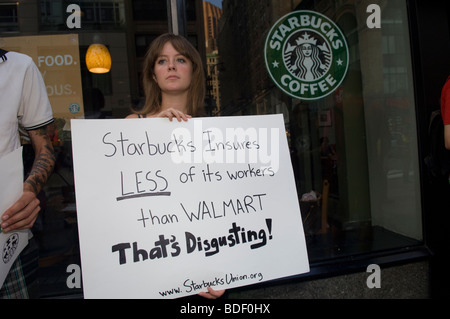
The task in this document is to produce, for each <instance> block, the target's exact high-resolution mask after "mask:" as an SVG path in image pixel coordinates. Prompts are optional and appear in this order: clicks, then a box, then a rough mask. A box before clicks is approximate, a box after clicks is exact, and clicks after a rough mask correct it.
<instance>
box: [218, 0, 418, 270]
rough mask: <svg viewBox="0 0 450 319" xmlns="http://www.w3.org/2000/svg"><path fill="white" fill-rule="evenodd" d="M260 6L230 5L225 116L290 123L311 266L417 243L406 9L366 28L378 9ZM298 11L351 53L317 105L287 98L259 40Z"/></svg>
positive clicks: (221, 50) (223, 79)
mask: <svg viewBox="0 0 450 319" xmlns="http://www.w3.org/2000/svg"><path fill="white" fill-rule="evenodd" d="M258 3H260V2H258ZM263 3H264V4H262V3H261V4H260V5H256V4H255V3H254V1H246V2H243V1H223V11H222V16H221V20H220V21H221V24H220V30H219V33H218V40H217V42H218V51H217V54H218V56H220V64H221V66H222V70H221V71H220V74H219V83H220V110H219V113H220V114H221V115H240V114H266V113H280V112H282V113H283V114H284V117H285V123H286V131H287V133H286V134H287V136H288V139H289V144H290V150H291V156H292V164H293V168H294V173H295V179H296V184H297V191H298V198H299V201H300V206H301V210H302V218H303V222H304V229H305V232H306V235H307V244H308V251H309V255H310V261H311V262H312V263H314V262H318V261H322V260H329V259H330V258H335V257H343V256H349V255H355V254H364V253H371V252H375V251H382V250H389V249H393V248H400V247H407V246H410V245H415V244H418V243H419V242H420V241H421V240H422V224H421V203H420V187H419V167H418V155H417V154H418V153H417V139H416V118H415V109H414V88H413V83H412V71H411V53H410V46H409V30H408V21H407V15H406V13H407V7H406V2H405V1H389V2H387V1H384V2H383V4H382V6H381V8H382V9H381V13H382V14H381V19H382V23H381V28H369V27H368V26H367V24H366V20H367V18H368V16H369V13H367V12H366V8H367V6H368V5H369V4H370V3H374V2H373V1H372V2H370V3H369V2H367V1H328V0H322V1H285V2H282V3H281V2H277V3H275V2H273V1H264V2H263ZM296 10H311V11H314V12H317V13H320V14H322V15H324V16H325V17H328V18H329V19H331V20H332V21H333V22H334V23H335V24H336V25H337V26H338V27H339V29H340V30H341V31H342V33H343V34H344V36H345V39H346V42H347V45H348V52H349V65H348V71H347V74H346V76H345V79H344V80H343V81H342V83H341V84H340V85H339V86H338V87H337V88H336V89H335V90H334V91H333V92H332V93H331V94H329V95H327V96H325V97H323V98H320V99H311V100H307V99H299V98H293V97H291V96H289V95H287V94H286V93H285V92H283V91H282V90H281V89H280V88H278V87H277V86H276V85H275V84H274V81H272V79H271V78H270V77H269V75H268V72H267V69H266V68H265V67H264V65H265V61H264V53H263V51H264V41H265V40H266V39H265V37H262V36H261V34H264V35H265V36H267V34H268V33H269V31H270V29H271V27H272V26H273V25H274V24H275V23H276V22H277V20H278V19H280V18H281V17H283V16H284V15H286V14H288V13H290V12H292V11H296ZM261 17H264V18H263V19H261ZM325 28H326V27H325ZM282 32H283V30H282V31H280V34H281V33H282ZM284 32H287V31H286V29H285V30H284ZM298 41H300V42H301V40H298ZM302 41H303V40H302ZM305 41H306V40H305ZM298 43H299V42H298ZM314 44H315V45H317V46H318V45H319V43H314Z"/></svg>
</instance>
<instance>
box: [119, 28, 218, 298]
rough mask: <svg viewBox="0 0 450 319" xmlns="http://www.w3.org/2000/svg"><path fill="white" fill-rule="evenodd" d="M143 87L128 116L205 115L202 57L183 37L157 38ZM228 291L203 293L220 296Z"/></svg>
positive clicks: (183, 118)
mask: <svg viewBox="0 0 450 319" xmlns="http://www.w3.org/2000/svg"><path fill="white" fill-rule="evenodd" d="M143 86H144V91H145V105H144V107H143V108H142V109H141V110H140V111H136V112H135V113H134V114H130V115H128V116H127V118H145V117H167V118H169V120H170V121H172V119H173V118H176V119H177V120H178V121H179V122H181V121H187V120H188V119H189V118H192V117H193V116H201V115H204V110H203V102H204V98H205V77H204V74H203V67H202V60H201V58H200V55H199V53H198V52H197V50H196V49H195V48H194V47H193V46H192V44H191V43H190V42H189V41H188V40H186V39H185V38H183V37H181V36H177V35H174V34H170V33H166V34H163V35H161V36H159V37H158V38H156V39H155V40H153V42H152V43H151V45H150V48H149V49H148V51H147V54H146V55H145V61H144V76H143ZM224 292H225V290H214V289H212V288H211V287H208V292H201V293H199V295H200V296H202V297H205V298H208V299H216V298H219V297H221V296H222V295H223V294H224Z"/></svg>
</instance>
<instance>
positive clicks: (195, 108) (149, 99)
mask: <svg viewBox="0 0 450 319" xmlns="http://www.w3.org/2000/svg"><path fill="white" fill-rule="evenodd" d="M167 42H170V43H171V44H172V46H173V47H174V48H175V50H177V51H178V52H179V53H180V54H181V55H183V56H185V57H186V58H188V59H189V60H190V61H191V62H192V81H191V85H190V86H189V92H188V101H187V105H186V107H187V114H189V115H192V116H202V115H204V100H205V93H206V87H205V75H204V70H203V63H202V60H201V58H200V54H199V53H198V51H197V50H196V49H195V48H194V46H193V45H192V44H191V43H190V42H189V41H188V40H187V39H186V38H184V37H182V36H179V35H175V34H172V33H165V34H162V35H160V36H159V37H157V38H156V39H155V40H153V41H152V43H151V44H150V47H149V49H148V51H147V53H146V55H145V59H144V70H143V78H142V84H143V87H144V93H145V104H144V106H143V107H142V109H141V110H139V111H137V112H136V113H138V114H143V115H145V114H155V113H157V112H159V111H160V110H161V102H162V94H161V89H160V87H159V86H158V83H156V81H155V80H154V78H153V75H154V66H155V63H156V60H157V59H158V57H159V56H160V54H161V52H162V50H163V47H164V45H165V44H166V43H167Z"/></svg>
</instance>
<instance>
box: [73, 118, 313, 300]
mask: <svg viewBox="0 0 450 319" xmlns="http://www.w3.org/2000/svg"><path fill="white" fill-rule="evenodd" d="M284 132H285V130H284V123H283V117H282V115H266V116H246V117H222V118H196V119H190V120H189V121H188V122H187V123H185V122H183V123H179V122H177V121H173V122H170V121H169V120H168V119H133V120H131V119H127V120H72V143H73V153H74V154H73V158H74V173H75V186H76V196H77V213H78V227H79V235H80V247H81V258H82V270H83V288H84V295H85V297H86V298H174V297H181V296H186V295H190V294H195V293H198V292H199V291H204V290H206V287H207V286H211V287H213V288H214V289H223V288H232V287H238V286H243V285H249V284H254V283H258V282H262V281H267V280H272V279H276V278H280V277H285V276H291V275H294V274H299V273H304V272H307V271H309V263H308V258H307V253H306V246H305V240H304V234H303V226H302V224H301V217H300V210H299V206H298V200H297V194H296V190H295V184H294V179H293V174H292V167H291V162H290V158H289V151H288V147H287V141H286V136H285V133H284Z"/></svg>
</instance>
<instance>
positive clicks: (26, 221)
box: [1, 123, 55, 233]
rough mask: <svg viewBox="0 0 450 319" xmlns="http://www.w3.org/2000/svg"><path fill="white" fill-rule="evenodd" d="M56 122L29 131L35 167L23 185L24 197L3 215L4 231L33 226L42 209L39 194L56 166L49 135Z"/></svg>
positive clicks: (2, 225)
mask: <svg viewBox="0 0 450 319" xmlns="http://www.w3.org/2000/svg"><path fill="white" fill-rule="evenodd" d="M53 125H54V124H53V123H52V124H49V125H47V126H45V127H42V128H39V129H36V130H31V131H28V133H29V135H30V139H31V144H32V145H33V148H34V152H35V158H34V162H33V167H32V168H31V172H30V174H29V176H28V177H27V179H26V180H25V183H24V185H23V194H22V197H21V198H20V199H19V200H18V201H17V202H16V203H15V204H14V205H12V206H11V207H10V208H9V209H7V210H6V211H5V213H4V214H3V216H2V221H1V227H2V228H3V231H4V232H5V233H6V232H9V231H12V230H20V229H27V228H31V227H32V226H33V224H34V222H35V221H36V218H37V217H38V213H39V211H40V209H41V208H40V207H39V200H38V199H37V195H38V194H39V192H40V191H41V190H42V188H43V187H44V185H45V183H46V182H47V180H48V178H49V177H50V174H51V173H52V171H53V167H54V166H55V154H54V151H53V146H52V143H51V141H50V137H49V135H48V132H49V130H50V129H51V128H52V126H53Z"/></svg>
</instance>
